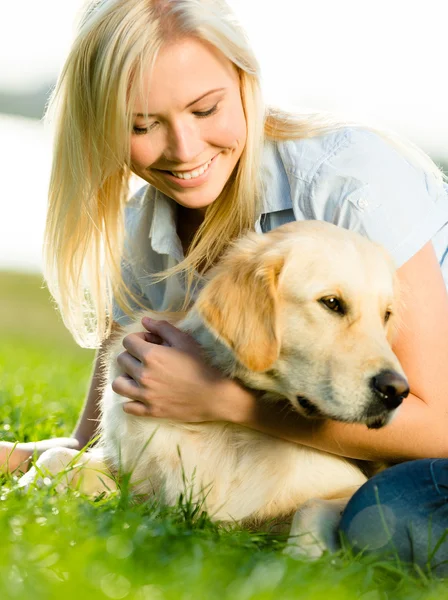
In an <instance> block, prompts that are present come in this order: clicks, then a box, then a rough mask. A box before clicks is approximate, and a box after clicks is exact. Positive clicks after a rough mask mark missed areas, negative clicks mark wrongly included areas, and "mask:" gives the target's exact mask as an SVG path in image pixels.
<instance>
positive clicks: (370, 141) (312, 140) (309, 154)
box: [274, 126, 429, 182]
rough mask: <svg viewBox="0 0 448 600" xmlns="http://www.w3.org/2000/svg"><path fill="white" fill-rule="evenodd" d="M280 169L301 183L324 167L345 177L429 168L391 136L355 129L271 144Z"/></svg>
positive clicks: (339, 128) (421, 156) (345, 128)
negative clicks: (404, 168) (409, 168)
mask: <svg viewBox="0 0 448 600" xmlns="http://www.w3.org/2000/svg"><path fill="white" fill-rule="evenodd" d="M274 144H275V146H276V149H277V151H278V153H279V155H280V156H281V159H282V162H283V165H284V168H285V170H286V172H287V173H288V174H289V175H293V176H295V177H297V178H299V179H302V180H303V181H304V182H307V181H308V182H311V181H313V180H315V178H316V176H319V174H321V175H322V174H323V173H324V172H325V170H326V169H327V168H329V169H338V170H340V171H341V172H343V173H344V172H346V173H347V175H351V176H353V175H358V176H362V175H363V174H365V175H366V176H368V175H369V174H370V175H372V174H378V173H380V172H381V173H382V174H384V172H385V171H389V172H393V171H394V170H396V168H397V166H401V167H402V168H403V167H404V166H405V165H408V166H410V167H414V168H415V169H417V170H424V169H425V166H428V165H429V162H428V161H425V160H424V159H423V153H419V152H418V150H416V149H415V148H414V147H413V146H412V145H411V144H407V143H406V142H404V141H401V140H399V138H398V137H396V136H393V135H392V134H390V135H389V134H386V133H380V132H379V131H375V130H373V129H368V128H364V127H357V126H344V127H338V128H337V129H334V130H331V131H323V132H321V133H318V134H317V135H313V136H312V137H306V138H300V139H289V140H283V141H279V142H274Z"/></svg>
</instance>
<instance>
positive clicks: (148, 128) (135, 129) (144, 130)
mask: <svg viewBox="0 0 448 600" xmlns="http://www.w3.org/2000/svg"><path fill="white" fill-rule="evenodd" d="M156 126H157V121H154V123H151V125H147V126H146V127H137V125H134V126H133V128H132V133H134V134H135V135H145V134H146V133H148V132H149V131H152V130H153V129H154V128H155V127H156Z"/></svg>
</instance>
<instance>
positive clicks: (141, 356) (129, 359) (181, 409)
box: [112, 317, 238, 423]
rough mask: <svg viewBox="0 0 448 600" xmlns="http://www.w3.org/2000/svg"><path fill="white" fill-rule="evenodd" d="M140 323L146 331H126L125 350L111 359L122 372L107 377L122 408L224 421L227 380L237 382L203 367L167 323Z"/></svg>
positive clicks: (184, 337)
mask: <svg viewBox="0 0 448 600" xmlns="http://www.w3.org/2000/svg"><path fill="white" fill-rule="evenodd" d="M142 324H143V326H144V327H145V328H146V329H147V330H148V333H147V332H141V333H132V334H129V335H127V336H126V337H125V338H124V339H123V346H124V348H125V349H126V351H125V352H123V353H122V354H120V355H119V356H118V358H117V362H118V364H119V365H120V367H121V368H122V369H123V371H124V372H125V375H121V376H119V377H117V378H116V379H115V380H114V381H113V383H112V389H113V390H114V392H116V393H117V394H120V395H121V396H125V397H126V398H129V399H130V400H131V401H132V402H128V403H126V404H124V405H123V410H124V411H125V412H126V413H129V414H132V415H135V416H147V417H158V418H163V419H169V420H176V421H183V422H190V423H192V422H203V421H220V420H227V419H226V408H228V402H229V401H230V400H231V398H228V394H227V393H226V392H227V390H228V384H231V385H238V384H235V383H234V382H229V380H227V379H226V378H224V377H223V376H222V375H221V373H220V372H219V371H218V370H217V369H215V368H213V367H211V366H209V365H208V364H207V363H206V362H205V361H204V358H203V356H202V351H201V348H200V346H199V345H198V344H197V342H196V341H195V340H194V339H193V338H192V337H191V336H190V335H188V334H187V333H184V332H182V331H180V330H179V329H177V328H176V327H174V325H171V324H170V323H168V322H167V321H154V320H152V319H148V318H147V317H144V318H143V320H142ZM224 396H226V397H227V398H225V397H224ZM226 402H227V407H226V406H223V405H225V404H226Z"/></svg>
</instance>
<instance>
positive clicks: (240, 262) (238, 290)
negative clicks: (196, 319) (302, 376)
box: [195, 250, 284, 372]
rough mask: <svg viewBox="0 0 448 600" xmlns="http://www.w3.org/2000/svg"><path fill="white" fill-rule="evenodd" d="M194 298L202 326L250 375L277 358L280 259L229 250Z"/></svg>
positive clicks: (281, 261) (278, 348) (281, 263)
mask: <svg viewBox="0 0 448 600" xmlns="http://www.w3.org/2000/svg"><path fill="white" fill-rule="evenodd" d="M229 258H231V260H224V261H223V264H222V265H221V266H220V267H219V270H218V271H217V273H216V275H215V276H214V277H213V278H212V279H211V281H210V282H209V283H208V284H207V285H206V287H205V288H204V290H203V291H202V292H201V294H200V295H199V298H198V300H197V302H196V305H195V306H196V308H197V310H198V311H199V314H200V315H201V317H202V318H203V320H204V321H205V323H206V325H207V326H208V328H209V329H210V330H211V331H213V333H215V335H216V336H217V337H218V339H220V340H221V341H222V342H224V343H225V344H226V345H227V346H229V347H230V348H231V349H232V350H233V352H234V354H235V356H236V358H237V359H238V360H239V361H240V362H241V363H242V364H243V365H244V366H246V367H247V368H248V369H250V370H251V371H257V372H262V371H266V370H267V369H268V368H269V367H270V366H271V365H272V364H273V363H274V362H275V360H276V359H277V358H278V354H279V351H280V340H279V335H278V331H277V282H278V276H279V273H280V270H281V268H282V266H283V262H284V257H283V256H281V255H276V256H274V255H270V256H269V255H264V256H261V257H260V256H255V257H254V256H251V257H249V256H248V255H247V253H245V252H241V253H240V254H238V252H235V250H234V251H233V252H232V254H231V257H229Z"/></svg>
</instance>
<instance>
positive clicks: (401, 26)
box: [0, 0, 448, 158]
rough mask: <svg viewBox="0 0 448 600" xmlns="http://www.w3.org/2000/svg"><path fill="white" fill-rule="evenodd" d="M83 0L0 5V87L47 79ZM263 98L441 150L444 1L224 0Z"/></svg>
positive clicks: (447, 119) (446, 95) (444, 132)
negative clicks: (244, 40)
mask: <svg viewBox="0 0 448 600" xmlns="http://www.w3.org/2000/svg"><path fill="white" fill-rule="evenodd" d="M81 3H82V0H39V2H36V1H35V0H21V1H20V2H6V1H4V2H2V3H1V7H0V89H1V88H2V87H3V88H5V87H8V88H10V89H27V88H30V87H33V86H35V85H36V84H38V83H39V82H41V81H42V80H46V79H49V78H52V77H53V76H54V75H55V73H56V72H57V71H58V69H59V68H60V65H61V63H62V60H63V56H64V54H65V52H66V51H67V49H68V45H69V43H70V39H71V37H72V24H73V18H74V15H75V14H76V11H77V10H78V9H79V7H80V6H81ZM230 4H231V5H232V6H233V8H234V10H235V11H236V12H237V14H238V15H239V16H240V18H241V20H242V22H243V23H244V25H245V27H246V30H247V31H248V33H249V37H250V39H251V41H252V44H253V46H254V48H255V51H256V53H257V55H258V56H259V59H260V62H261V65H262V68H263V72H264V79H265V93H266V97H267V99H269V100H272V101H276V102H279V103H282V102H283V103H285V102H286V103H288V104H293V105H297V106H302V107H304V108H312V109H319V108H320V109H324V110H331V111H336V112H337V113H339V114H341V115H344V116H348V117H351V118H356V119H362V120H369V121H370V122H372V123H373V124H376V125H381V126H385V127H389V128H392V129H395V130H397V131H398V132H400V133H402V134H404V135H407V136H408V137H410V138H411V139H413V140H414V141H415V142H417V143H419V144H421V145H422V146H423V147H424V148H425V149H426V150H427V151H429V152H431V153H433V154H436V155H440V156H443V155H444V156H445V157H447V158H448V143H447V140H448V116H447V114H448V110H447V101H448V92H447V89H446V88H447V86H446V81H447V80H448V60H447V54H446V31H447V27H448V2H440V0H425V2H416V3H412V2H409V0H375V2H367V1H364V2H363V1H360V0H337V1H336V0H275V2H273V1H270V2H261V1H260V0H230Z"/></svg>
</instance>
